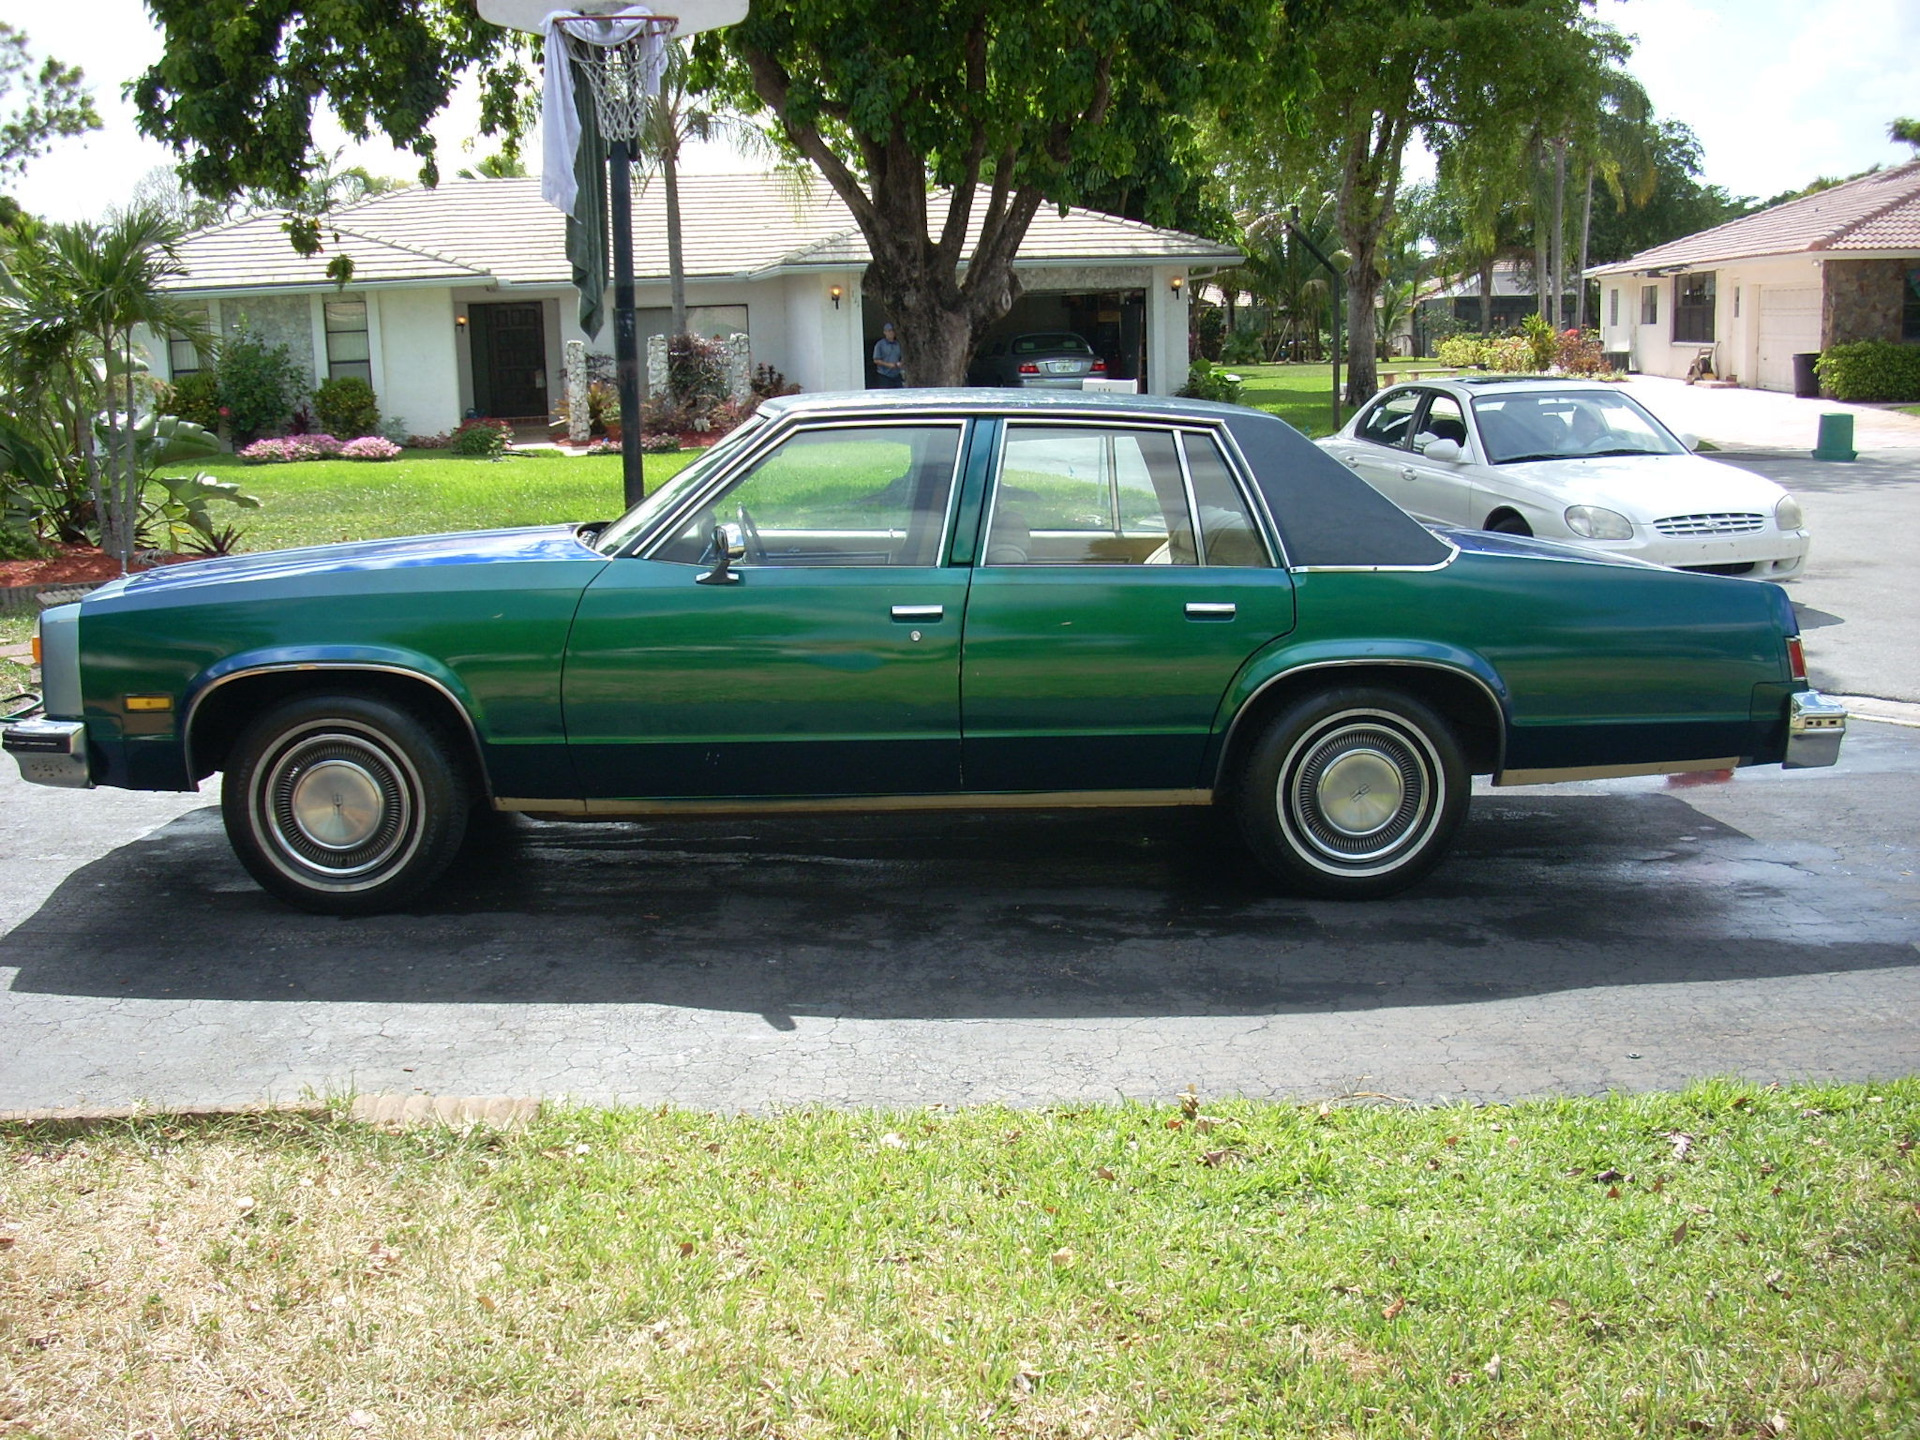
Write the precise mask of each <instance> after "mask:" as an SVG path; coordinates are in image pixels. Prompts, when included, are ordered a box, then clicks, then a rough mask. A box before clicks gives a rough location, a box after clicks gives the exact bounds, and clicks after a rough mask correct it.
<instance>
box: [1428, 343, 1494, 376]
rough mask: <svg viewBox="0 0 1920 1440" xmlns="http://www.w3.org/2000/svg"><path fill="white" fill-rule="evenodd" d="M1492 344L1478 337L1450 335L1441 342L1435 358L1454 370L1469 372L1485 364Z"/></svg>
mask: <svg viewBox="0 0 1920 1440" xmlns="http://www.w3.org/2000/svg"><path fill="white" fill-rule="evenodd" d="M1490 349H1492V343H1491V342H1490V341H1487V340H1483V339H1481V338H1480V337H1479V336H1478V335H1450V336H1448V337H1447V338H1446V339H1445V340H1442V341H1441V342H1440V345H1439V349H1438V351H1437V353H1436V355H1435V358H1436V359H1438V360H1439V362H1440V363H1441V364H1442V365H1445V366H1448V367H1449V368H1451V369H1454V370H1471V369H1473V368H1474V367H1475V366H1476V365H1485V364H1486V363H1487V352H1488V351H1489V350H1490Z"/></svg>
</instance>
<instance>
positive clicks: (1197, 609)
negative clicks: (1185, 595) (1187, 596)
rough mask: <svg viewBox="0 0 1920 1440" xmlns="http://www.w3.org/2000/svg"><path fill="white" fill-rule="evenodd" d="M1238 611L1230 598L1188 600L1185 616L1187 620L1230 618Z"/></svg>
mask: <svg viewBox="0 0 1920 1440" xmlns="http://www.w3.org/2000/svg"><path fill="white" fill-rule="evenodd" d="M1237 613H1239V612H1238V611H1237V610H1236V609H1235V607H1234V604H1233V602H1232V601H1231V600H1226V601H1219V600H1189V601H1188V602H1187V618H1188V619H1189V620H1231V619H1233V617H1234V616H1235V615H1236V614H1237Z"/></svg>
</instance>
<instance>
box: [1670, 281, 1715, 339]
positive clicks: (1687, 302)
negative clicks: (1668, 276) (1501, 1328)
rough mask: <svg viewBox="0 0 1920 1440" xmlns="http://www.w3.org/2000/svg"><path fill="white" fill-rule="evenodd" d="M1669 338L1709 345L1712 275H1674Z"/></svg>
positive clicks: (1711, 322) (1711, 332)
mask: <svg viewBox="0 0 1920 1440" xmlns="http://www.w3.org/2000/svg"><path fill="white" fill-rule="evenodd" d="M1673 338H1674V339H1675V340H1677V341H1678V340H1690V341H1694V342H1695V343H1697V344H1701V345H1707V344H1711V343H1712V341H1713V272H1712V271H1711V270H1709V271H1707V272H1706V273H1704V274H1701V275H1676V276H1675V277H1674V281H1673Z"/></svg>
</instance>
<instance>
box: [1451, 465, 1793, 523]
mask: <svg viewBox="0 0 1920 1440" xmlns="http://www.w3.org/2000/svg"><path fill="white" fill-rule="evenodd" d="M1477 476H1485V477H1487V483H1488V485H1489V486H1491V487H1493V488H1498V487H1499V483H1500V480H1499V478H1496V477H1500V478H1505V479H1507V480H1509V481H1511V482H1513V483H1515V484H1517V485H1520V486H1524V487H1525V488H1527V489H1529V490H1533V491H1535V492H1536V493H1538V492H1542V491H1545V492H1549V493H1552V494H1555V495H1557V496H1559V497H1560V499H1561V501H1562V503H1564V504H1568V505H1604V506H1605V507H1606V508H1607V509H1609V510H1618V511H1619V512H1620V513H1621V514H1622V515H1625V516H1626V517H1627V518H1628V519H1630V520H1636V521H1642V522H1645V521H1651V520H1658V519H1660V518H1661V517H1662V516H1666V515H1702V514H1714V513H1717V512H1723V511H1753V512H1755V513H1758V514H1763V515H1771V514H1772V513H1773V507H1774V506H1775V505H1776V504H1778V503H1779V501H1780V499H1781V497H1783V496H1784V495H1785V494H1786V493H1787V492H1786V491H1785V490H1783V489H1781V488H1780V486H1778V485H1776V484H1774V483H1773V481H1771V480H1767V479H1764V478H1762V477H1761V476H1759V475H1755V474H1753V473H1751V472H1750V471H1746V470H1740V469H1736V468H1735V467H1734V466H1731V465H1722V464H1719V463H1718V462H1716V461H1713V460H1703V459H1701V458H1700V457H1699V456H1698V455H1599V456H1595V457H1594V458H1593V459H1591V460H1529V461H1526V462H1524V463H1522V464H1518V465H1493V466H1489V467H1487V468H1486V469H1483V470H1480V471H1478V472H1477Z"/></svg>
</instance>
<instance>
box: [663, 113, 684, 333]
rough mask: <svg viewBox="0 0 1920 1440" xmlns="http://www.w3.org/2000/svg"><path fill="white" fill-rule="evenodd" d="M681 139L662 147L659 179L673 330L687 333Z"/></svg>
mask: <svg viewBox="0 0 1920 1440" xmlns="http://www.w3.org/2000/svg"><path fill="white" fill-rule="evenodd" d="M679 151H680V141H679V138H678V137H677V136H674V137H669V138H668V140H667V142H666V144H665V145H664V146H662V147H661V150H660V178H661V180H662V181H663V182H664V183H665V185H666V187H667V290H668V294H669V295H670V296H671V297H672V298H671V300H670V301H669V303H670V304H671V305H672V306H673V333H674V334H676V335H684V334H686V333H687V265H686V261H685V259H684V258H683V256H682V252H681V245H680V154H679Z"/></svg>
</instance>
